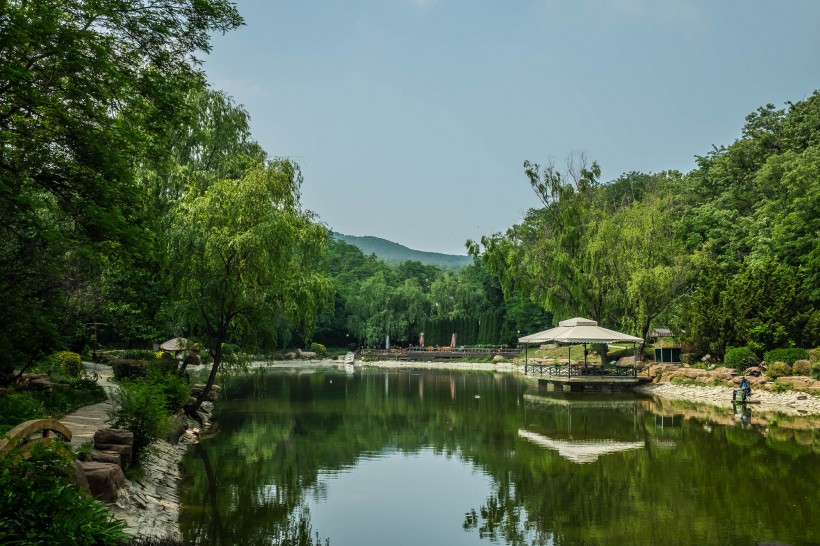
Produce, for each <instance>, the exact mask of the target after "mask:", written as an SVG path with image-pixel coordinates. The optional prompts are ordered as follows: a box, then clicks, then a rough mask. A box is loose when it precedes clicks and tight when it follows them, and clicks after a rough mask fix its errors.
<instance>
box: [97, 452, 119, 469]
mask: <svg viewBox="0 0 820 546" xmlns="http://www.w3.org/2000/svg"><path fill="white" fill-rule="evenodd" d="M91 460H92V461H96V462H98V463H111V464H115V465H117V466H119V467H120V468H122V454H120V453H119V452H118V451H111V450H106V451H102V450H100V449H92V450H91Z"/></svg>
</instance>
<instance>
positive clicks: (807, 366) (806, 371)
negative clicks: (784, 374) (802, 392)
mask: <svg viewBox="0 0 820 546" xmlns="http://www.w3.org/2000/svg"><path fill="white" fill-rule="evenodd" d="M792 374H793V375H811V362H809V361H808V360H795V361H794V364H792Z"/></svg>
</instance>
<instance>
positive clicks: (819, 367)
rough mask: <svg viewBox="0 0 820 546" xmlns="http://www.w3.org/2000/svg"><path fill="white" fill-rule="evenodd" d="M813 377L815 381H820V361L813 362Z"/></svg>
mask: <svg viewBox="0 0 820 546" xmlns="http://www.w3.org/2000/svg"><path fill="white" fill-rule="evenodd" d="M811 376H812V378H813V379H817V380H820V361H817V362H812V364H811Z"/></svg>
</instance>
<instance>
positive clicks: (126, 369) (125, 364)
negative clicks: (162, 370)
mask: <svg viewBox="0 0 820 546" xmlns="http://www.w3.org/2000/svg"><path fill="white" fill-rule="evenodd" d="M111 370H112V371H113V372H114V379H117V380H121V379H137V378H140V377H145V376H146V375H147V374H148V363H147V362H145V361H144V360H133V359H126V358H119V359H117V360H112V361H111Z"/></svg>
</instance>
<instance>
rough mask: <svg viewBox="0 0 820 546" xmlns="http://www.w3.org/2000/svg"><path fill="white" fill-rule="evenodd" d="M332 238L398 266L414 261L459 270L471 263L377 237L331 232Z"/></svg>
mask: <svg viewBox="0 0 820 546" xmlns="http://www.w3.org/2000/svg"><path fill="white" fill-rule="evenodd" d="M332 235H333V238H334V239H336V240H338V241H342V242H345V243H347V244H349V245H353V246H356V247H359V249H360V250H361V251H362V252H364V253H365V254H367V255H370V254H375V255H376V256H377V257H378V258H381V259H382V260H384V261H385V262H387V263H388V264H398V263H401V262H404V261H407V260H414V261H417V262H421V263H423V264H432V265H437V266H439V267H441V268H442V269H450V270H452V269H460V268H462V267H464V266H465V265H469V264H471V263H473V259H472V258H471V257H469V256H459V255H457V254H441V253H439V252H424V251H422V250H413V249H412V248H407V247H406V246H403V245H400V244H398V243H394V242H392V241H388V240H387V239H381V238H379V237H370V236H364V237H357V236H355V235H344V234H342V233H336V232H335V231H334V232H333V234H332Z"/></svg>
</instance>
